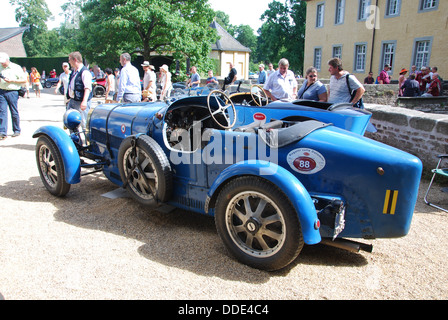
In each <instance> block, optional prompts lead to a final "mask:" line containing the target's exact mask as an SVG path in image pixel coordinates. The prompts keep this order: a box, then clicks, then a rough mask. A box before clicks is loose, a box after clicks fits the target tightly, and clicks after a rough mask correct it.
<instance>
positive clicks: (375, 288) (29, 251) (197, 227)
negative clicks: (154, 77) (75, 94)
mask: <svg viewBox="0 0 448 320" xmlns="http://www.w3.org/2000/svg"><path fill="white" fill-rule="evenodd" d="M45 92H46V93H43V94H42V98H40V99H38V98H35V97H34V95H31V99H21V100H20V102H19V103H20V113H21V125H22V135H21V136H20V137H17V138H11V137H8V139H6V140H4V141H2V142H0V161H1V163H2V169H1V171H0V200H1V206H0V210H1V211H0V268H1V272H0V298H2V296H3V298H4V299H6V300H15V299H25V300H27V299H186V300H189V299H199V300H215V299H224V300H226V299H237V300H239V299H244V300H248V299H249V300H250V299H263V300H264V299H265V300H273V299H281V300H283V299H292V300H299V299H300V300H301V299H318V300H323V299H337V300H339V299H354V300H357V299H369V300H370V299H372V300H376V299H431V300H433V299H436V300H439V299H447V298H448V281H447V278H448V277H447V274H448V268H447V267H446V262H447V261H448V250H447V247H446V244H445V237H446V235H447V234H448V214H445V213H443V212H440V211H437V210H435V209H432V208H431V207H429V206H427V205H425V204H424V202H423V198H422V195H423V194H424V192H425V190H426V188H427V182H423V183H422V186H421V192H420V193H421V194H422V195H421V196H420V198H419V200H418V203H417V208H416V212H415V215H414V219H413V222H412V227H411V231H410V234H409V235H408V236H407V237H404V238H400V239H392V240H390V239H384V240H374V241H371V242H368V241H365V242H366V243H372V244H373V245H374V250H373V253H371V254H370V253H363V252H361V253H350V252H346V251H342V250H339V249H336V248H330V247H325V246H322V245H317V246H308V247H305V248H304V250H303V251H302V253H301V255H300V256H299V258H298V259H297V260H296V261H295V263H293V265H291V266H290V267H288V268H287V269H286V270H281V271H278V272H274V273H268V272H264V271H260V270H255V269H252V268H250V267H247V266H245V265H242V264H240V263H238V262H236V261H235V260H234V259H232V258H231V257H230V256H229V254H228V253H227V252H226V251H225V249H224V246H223V244H222V243H221V240H220V239H219V237H218V235H217V233H216V230H215V227H214V222H213V219H212V218H210V217H207V216H202V215H198V214H194V213H189V212H184V211H180V210H175V211H172V212H169V213H162V212H157V211H153V210H151V209H148V208H144V207H142V206H140V205H139V204H137V203H136V202H135V201H132V200H131V199H129V198H118V199H108V198H106V197H104V196H102V195H103V194H105V193H107V192H110V191H114V190H116V186H115V185H113V184H112V183H111V182H109V181H108V180H107V179H106V178H104V177H103V176H102V175H101V174H96V175H92V176H87V177H85V178H83V181H82V183H81V184H78V185H74V186H72V189H71V191H70V193H69V194H68V195H67V197H65V198H63V199H60V198H55V197H53V196H51V195H50V194H49V193H48V192H47V191H46V189H45V188H44V186H43V184H42V183H41V181H40V177H39V174H38V171H37V167H36V161H35V155H34V148H35V144H36V140H35V139H33V138H32V137H31V136H32V134H33V132H34V131H35V130H36V129H37V128H39V127H40V126H42V125H56V126H62V121H61V119H62V115H63V113H64V107H63V106H62V104H63V103H62V96H60V95H53V94H50V92H51V91H50V90H48V89H46V90H45ZM9 128H11V126H9ZM10 130H11V129H10ZM9 134H11V132H10V133H9ZM434 190H437V189H434ZM442 197H444V198H445V199H443V201H444V202H445V203H446V204H447V205H448V199H447V198H448V197H447V195H446V194H442Z"/></svg>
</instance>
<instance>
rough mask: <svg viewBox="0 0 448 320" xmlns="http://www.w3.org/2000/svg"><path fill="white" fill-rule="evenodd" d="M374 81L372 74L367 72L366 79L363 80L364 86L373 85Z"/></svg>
mask: <svg viewBox="0 0 448 320" xmlns="http://www.w3.org/2000/svg"><path fill="white" fill-rule="evenodd" d="M374 82H375V79H373V72H369V75H368V76H367V78H364V84H373V83H374Z"/></svg>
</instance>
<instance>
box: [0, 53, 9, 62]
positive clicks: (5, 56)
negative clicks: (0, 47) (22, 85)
mask: <svg viewBox="0 0 448 320" xmlns="http://www.w3.org/2000/svg"><path fill="white" fill-rule="evenodd" d="M8 60H9V56H8V54H7V53H6V52H0V63H5V62H6V61H8Z"/></svg>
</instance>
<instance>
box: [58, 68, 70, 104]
mask: <svg viewBox="0 0 448 320" xmlns="http://www.w3.org/2000/svg"><path fill="white" fill-rule="evenodd" d="M62 70H64V72H62V73H61V74H60V75H59V81H58V84H57V85H56V89H54V93H55V94H57V93H58V92H59V88H60V87H62V88H63V89H64V104H65V106H67V103H68V99H67V90H68V79H69V78H70V73H71V71H70V65H69V64H68V62H64V63H63V64H62Z"/></svg>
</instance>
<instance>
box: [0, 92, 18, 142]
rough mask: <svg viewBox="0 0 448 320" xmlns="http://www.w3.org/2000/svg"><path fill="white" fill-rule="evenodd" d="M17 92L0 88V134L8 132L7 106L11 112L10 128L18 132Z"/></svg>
mask: <svg viewBox="0 0 448 320" xmlns="http://www.w3.org/2000/svg"><path fill="white" fill-rule="evenodd" d="M18 101H19V93H18V92H17V91H16V90H11V91H9V90H3V89H0V135H5V136H6V135H7V133H8V107H9V111H10V112H11V120H12V129H13V131H14V133H20V117H19V108H18Z"/></svg>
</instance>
